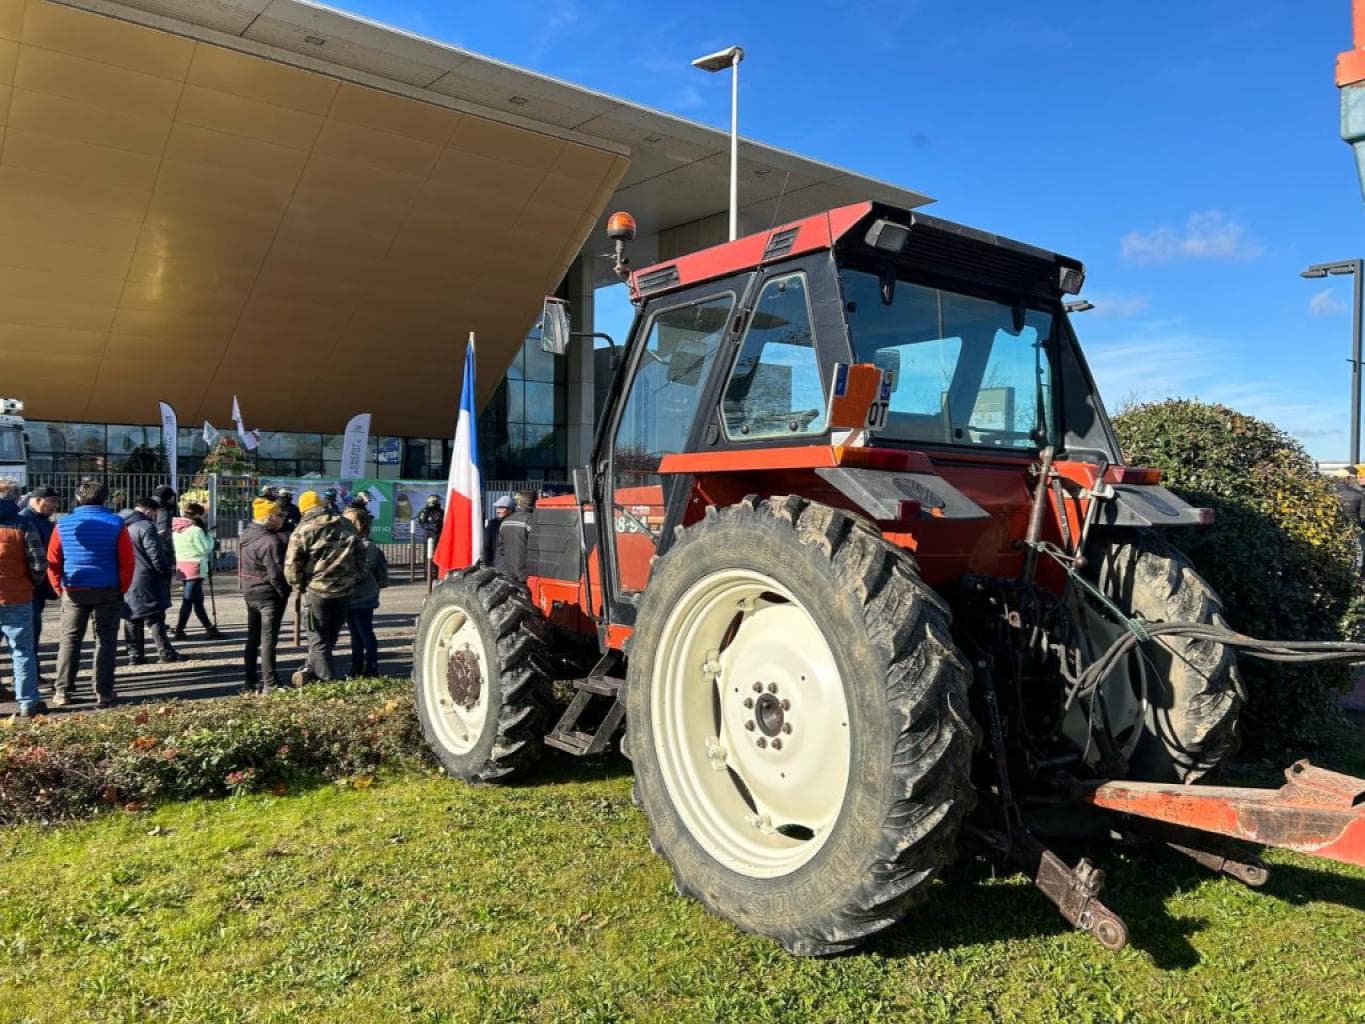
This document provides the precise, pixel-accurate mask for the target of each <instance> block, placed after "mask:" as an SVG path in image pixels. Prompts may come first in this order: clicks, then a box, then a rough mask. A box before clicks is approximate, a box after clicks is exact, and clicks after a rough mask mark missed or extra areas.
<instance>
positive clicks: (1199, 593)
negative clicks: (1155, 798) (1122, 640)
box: [1092, 530, 1246, 782]
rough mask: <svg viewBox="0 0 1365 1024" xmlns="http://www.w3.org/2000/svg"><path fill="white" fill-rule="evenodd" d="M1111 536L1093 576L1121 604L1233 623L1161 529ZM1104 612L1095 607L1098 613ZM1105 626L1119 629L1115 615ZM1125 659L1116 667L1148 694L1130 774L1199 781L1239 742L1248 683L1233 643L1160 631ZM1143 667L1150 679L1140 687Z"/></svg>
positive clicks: (1111, 632) (1147, 612)
mask: <svg viewBox="0 0 1365 1024" xmlns="http://www.w3.org/2000/svg"><path fill="white" fill-rule="evenodd" d="M1109 539H1110V542H1109V544H1108V545H1107V546H1106V547H1104V548H1103V549H1102V551H1101V552H1100V553H1099V555H1098V556H1097V557H1095V558H1094V559H1093V562H1092V564H1093V566H1094V571H1093V576H1092V579H1093V580H1094V582H1096V583H1097V584H1098V585H1099V587H1100V589H1101V590H1102V591H1103V592H1104V593H1105V594H1106V595H1107V596H1108V597H1109V598H1110V599H1111V600H1113V601H1114V602H1115V603H1117V604H1118V606H1119V607H1120V608H1124V609H1127V610H1128V611H1129V612H1130V613H1131V614H1134V615H1137V616H1138V617H1140V618H1142V619H1145V620H1146V621H1148V622H1196V623H1207V624H1210V625H1216V626H1226V625H1227V622H1226V620H1224V618H1223V604H1222V601H1221V600H1219V597H1218V595H1217V594H1216V593H1214V590H1213V588H1212V587H1210V586H1209V585H1208V583H1207V582H1205V580H1204V579H1203V577H1201V576H1200V575H1199V574H1198V573H1197V572H1195V571H1194V567H1193V566H1192V565H1191V564H1190V560H1189V559H1188V558H1186V557H1185V555H1184V554H1182V553H1181V552H1180V551H1179V550H1177V549H1176V548H1175V547H1173V546H1172V545H1171V544H1170V543H1169V542H1168V541H1167V540H1166V539H1165V538H1164V537H1163V536H1161V534H1159V533H1156V532H1154V531H1150V530H1125V531H1122V532H1115V533H1113V534H1111V535H1109ZM1102 617H1103V616H1102V614H1101V613H1099V612H1093V613H1092V620H1098V619H1099V618H1102ZM1092 624H1093V622H1092ZM1104 628H1105V629H1106V630H1107V631H1108V633H1107V635H1108V636H1109V637H1114V636H1117V635H1119V632H1118V628H1117V627H1115V626H1114V625H1113V623H1112V620H1109V622H1108V623H1107V624H1106V626H1105V627H1104ZM1127 661H1128V664H1127V665H1126V666H1125V668H1124V670H1123V671H1122V672H1120V673H1118V674H1117V675H1118V676H1119V677H1120V683H1121V685H1124V686H1127V687H1129V688H1132V689H1135V690H1143V689H1145V694H1146V707H1145V709H1144V711H1143V712H1142V732H1141V735H1140V737H1138V738H1137V742H1136V746H1135V748H1134V750H1133V753H1132V756H1131V757H1130V759H1129V771H1128V777H1129V778H1133V779H1142V780H1145V781H1151V782H1194V781H1196V780H1197V779H1199V778H1201V777H1203V776H1204V775H1207V774H1208V773H1210V772H1212V771H1213V770H1214V769H1215V768H1217V767H1218V765H1219V764H1220V763H1221V762H1222V761H1223V760H1224V759H1225V758H1227V757H1228V755H1230V754H1231V753H1232V752H1233V751H1234V750H1236V749H1237V721H1238V716H1239V715H1240V713H1241V710H1242V705H1243V704H1244V703H1245V701H1246V690H1245V689H1244V687H1243V685H1242V679H1241V675H1240V674H1239V672H1238V670H1237V660H1236V656H1235V652H1234V651H1233V650H1232V649H1231V648H1230V647H1228V646H1226V645H1224V644H1220V643H1215V642H1213V641H1210V640H1190V639H1184V638H1180V637H1159V638H1157V639H1156V640H1153V641H1151V642H1149V643H1144V644H1142V645H1140V647H1139V651H1138V652H1137V653H1135V654H1134V655H1131V656H1130V657H1129V658H1128V659H1127ZM1124 673H1128V678H1123V676H1124ZM1138 673H1141V674H1142V675H1143V676H1144V678H1145V685H1144V686H1139V687H1136V688H1134V687H1133V677H1134V676H1135V675H1136V674H1138Z"/></svg>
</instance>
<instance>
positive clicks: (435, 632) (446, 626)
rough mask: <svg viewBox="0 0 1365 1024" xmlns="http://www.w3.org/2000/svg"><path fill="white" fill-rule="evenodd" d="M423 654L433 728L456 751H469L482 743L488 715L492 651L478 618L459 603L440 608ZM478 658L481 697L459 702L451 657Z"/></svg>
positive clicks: (427, 698)
mask: <svg viewBox="0 0 1365 1024" xmlns="http://www.w3.org/2000/svg"><path fill="white" fill-rule="evenodd" d="M428 637H429V639H428V640H427V644H426V648H425V650H424V651H423V654H422V692H423V696H424V697H425V698H426V706H427V709H428V712H429V715H430V720H431V726H432V729H433V730H434V731H435V733H436V738H437V740H438V741H439V742H440V744H441V746H442V747H444V748H445V749H446V750H448V751H450V752H451V753H453V754H467V753H469V751H471V750H473V749H474V745H475V744H476V743H478V741H479V736H480V735H481V734H482V733H483V726H484V720H485V719H486V718H487V716H488V688H489V685H490V676H489V672H488V653H487V651H485V650H484V644H483V637H482V636H481V635H480V634H479V627H478V626H477V625H476V624H475V622H474V619H473V618H472V617H471V616H470V615H469V614H468V613H467V612H466V611H465V610H464V609H463V608H460V607H459V606H458V605H449V606H447V607H444V608H442V609H440V611H438V612H437V613H436V616H435V618H434V619H433V620H432V623H431V627H430V631H429V633H428ZM462 653H463V654H465V655H466V656H468V655H471V654H472V655H473V656H474V658H475V659H476V660H477V661H478V666H479V679H480V680H481V685H480V686H479V693H478V698H477V699H476V700H475V701H474V702H473V703H472V705H471V704H468V703H457V702H456V701H455V699H454V698H453V697H452V696H451V692H450V685H449V675H448V672H449V670H450V665H451V660H452V659H453V658H455V657H458V656H460V655H461V654H462Z"/></svg>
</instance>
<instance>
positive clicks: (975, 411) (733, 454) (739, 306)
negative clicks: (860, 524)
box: [532, 203, 1194, 646]
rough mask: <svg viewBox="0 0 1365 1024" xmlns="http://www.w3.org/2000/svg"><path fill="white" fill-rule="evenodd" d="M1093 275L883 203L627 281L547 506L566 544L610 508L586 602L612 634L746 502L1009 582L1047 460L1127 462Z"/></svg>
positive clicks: (547, 562) (927, 568)
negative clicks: (873, 400) (847, 402)
mask: <svg viewBox="0 0 1365 1024" xmlns="http://www.w3.org/2000/svg"><path fill="white" fill-rule="evenodd" d="M617 241H618V246H620V245H621V242H622V239H621V238H620V237H618V240H617ZM618 251H619V250H618ZM618 259H619V256H618ZM1083 280H1084V269H1083V267H1082V266H1081V264H1080V263H1079V262H1078V261H1076V260H1073V259H1070V258H1068V257H1065V256H1061V255H1058V254H1056V253H1052V252H1048V251H1046V250H1043V249H1038V248H1035V247H1033V246H1029V245H1025V244H1023V243H1019V242H1014V241H1011V240H1009V239H1005V238H1001V237H999V236H996V235H990V234H987V233H985V232H980V231H976V230H974V229H971V228H966V227H963V226H961V225H957V224H952V223H950V222H947V221H944V220H940V219H938V218H935V217H929V216H925V215H924V214H920V213H915V212H910V211H905V210H898V209H894V208H891V207H886V206H883V205H880V204H875V203H861V204H857V205H854V206H849V207H842V208H839V209H835V210H831V211H828V212H827V213H822V214H819V215H816V216H814V217H809V218H806V219H805V220H802V221H798V222H796V223H794V224H789V225H786V226H783V227H780V228H775V229H773V230H771V231H767V232H763V233H760V234H757V235H751V236H748V237H746V238H741V239H737V240H736V241H733V242H729V243H726V244H723V245H719V246H716V247H714V248H711V249H706V250H703V251H700V252H696V253H692V254H689V255H686V256H683V257H680V258H679V259H676V260H672V261H668V262H666V263H661V264H658V265H655V266H651V267H646V268H644V269H641V270H638V271H635V272H633V273H630V274H629V275H628V284H629V287H630V291H631V296H632V299H633V301H634V302H635V303H636V305H637V307H638V309H639V312H638V314H637V316H636V318H635V322H634V324H633V326H632V329H631V332H630V335H629V338H628V340H627V343H626V346H625V358H624V361H623V362H622V365H621V367H620V369H619V371H618V374H617V376H616V379H615V380H614V382H613V387H612V390H611V392H610V398H609V401H608V406H607V412H606V413H605V415H604V417H603V420H602V423H601V424H600V425H599V435H598V438H597V443H596V447H595V450H594V454H593V462H592V464H591V465H590V466H589V467H587V468H586V469H585V471H584V472H583V473H582V474H580V479H579V486H578V493H577V495H576V496H575V498H574V499H572V500H570V499H561V500H556V501H551V502H546V503H543V505H542V507H541V509H540V510H539V512H538V520H537V522H544V523H545V525H546V526H547V527H549V529H548V530H547V531H544V532H542V533H541V534H540V536H542V537H549V536H554V537H556V538H558V537H559V532H557V531H562V530H563V529H564V528H565V527H564V523H565V522H567V521H569V520H570V519H574V518H576V517H577V516H578V514H579V513H578V510H579V509H580V508H591V509H602V510H605V511H608V514H606V515H602V516H592V520H593V521H592V523H591V524H590V525H591V526H592V527H593V528H594V532H595V534H596V535H597V536H596V537H594V540H593V542H592V543H591V544H589V545H588V552H587V555H586V556H585V557H584V558H583V559H582V560H581V561H582V564H583V566H584V568H586V570H587V572H588V575H589V576H590V577H591V580H590V583H585V585H584V589H583V594H582V600H581V601H577V602H576V607H577V609H579V610H581V611H582V612H585V613H586V617H587V618H590V619H592V620H593V621H595V622H596V623H597V624H598V625H599V626H600V633H601V638H602V641H603V643H604V644H605V645H607V646H612V645H613V643H612V638H613V637H623V636H625V635H627V632H626V631H628V630H629V628H631V627H632V626H633V624H634V620H635V608H636V605H637V603H638V599H639V595H640V594H641V593H642V592H643V591H644V589H645V587H646V586H647V584H648V582H649V578H650V566H651V561H652V559H654V558H656V557H657V556H660V555H662V554H664V553H666V551H667V550H668V547H669V546H670V544H671V542H672V537H673V534H674V532H675V530H676V529H677V528H678V527H679V526H682V527H686V526H688V525H690V524H692V523H694V522H696V521H697V520H698V519H700V518H701V517H702V515H704V513H705V509H706V508H707V507H711V506H716V505H724V504H729V503H731V502H734V501H737V500H739V499H740V498H742V497H743V496H744V495H746V494H749V493H760V494H765V495H766V494H776V493H785V492H787V491H790V490H796V491H798V492H799V493H802V494H809V495H811V496H814V497H818V498H819V499H820V500H822V501H826V502H829V503H830V504H832V505H834V506H837V507H844V508H848V509H850V510H853V511H857V512H858V513H860V514H863V515H868V516H870V517H871V518H872V519H873V520H874V521H876V522H878V523H880V524H883V525H884V526H885V527H886V528H887V530H888V532H891V533H895V534H896V535H897V536H898V542H899V543H902V544H903V545H904V546H906V547H908V548H910V549H912V550H914V551H915V552H916V554H917V556H918V559H919V563H920V568H921V571H922V572H923V574H924V576H925V578H926V580H927V581H928V582H929V583H930V584H931V585H934V586H947V585H950V584H952V583H953V582H955V581H956V580H958V579H960V578H961V577H963V576H964V575H968V574H971V573H990V574H996V575H1008V574H1017V573H1018V571H1019V569H1020V567H1021V565H1022V562H1023V559H1024V555H1023V552H1022V550H1021V548H1020V546H1019V541H1020V540H1021V539H1022V538H1023V536H1024V534H1025V532H1026V530H1027V526H1028V513H1029V507H1030V502H1031V493H1032V485H1031V480H1030V471H1031V467H1034V466H1036V464H1037V463H1038V460H1039V456H1040V452H1042V451H1043V450H1044V449H1051V450H1052V451H1053V452H1054V456H1055V458H1056V460H1057V461H1058V462H1059V463H1060V462H1076V463H1081V464H1084V466H1085V467H1086V468H1079V469H1075V470H1073V471H1072V472H1073V474H1074V475H1076V476H1077V478H1078V479H1082V480H1088V479H1090V478H1091V477H1095V478H1098V477H1099V476H1101V475H1103V474H1104V473H1106V472H1107V471H1108V470H1109V468H1110V467H1111V466H1116V465H1117V464H1118V463H1119V461H1120V458H1119V451H1118V444H1117V442H1116V440H1115V438H1114V434H1113V430H1112V428H1111V427H1110V425H1109V421H1108V418H1107V416H1106V414H1105V412H1104V408H1103V405H1102V404H1101V402H1100V399H1099V396H1098V394H1097V392H1096V390H1095V386H1094V383H1093V381H1092V379H1091V377H1090V373H1089V371H1088V370H1087V368H1086V365H1085V361H1084V358H1083V356H1082V355H1081V352H1080V349H1079V346H1078V344H1077V341H1076V338H1075V336H1074V334H1073V333H1072V331H1071V326H1070V324H1069V322H1068V319H1067V313H1066V309H1065V306H1064V299H1065V298H1066V297H1067V296H1069V295H1073V294H1075V293H1076V292H1078V291H1079V290H1080V287H1081V284H1082V283H1083ZM548 322H549V318H548V317H547V323H548ZM860 365H868V366H873V367H876V368H877V369H879V370H880V371H881V372H882V375H883V377H882V379H883V382H884V391H885V394H884V395H883V396H881V401H880V409H879V413H880V415H879V419H878V422H877V423H876V425H875V427H874V428H869V429H861V430H851V429H849V428H848V427H847V426H846V425H841V424H840V423H837V422H833V421H832V419H831V409H832V407H833V404H834V403H835V400H836V396H835V394H834V392H835V390H836V389H837V387H838V382H839V379H840V378H839V375H840V373H841V372H844V370H845V369H846V368H848V367H850V366H860ZM860 425H861V424H860ZM1166 504H1167V507H1168V508H1171V509H1173V510H1178V511H1177V512H1176V513H1175V514H1174V515H1173V516H1172V517H1170V518H1171V519H1172V522H1175V521H1177V520H1178V521H1182V522H1192V521H1194V516H1193V514H1192V512H1187V511H1185V509H1184V507H1183V503H1181V502H1179V500H1178V499H1175V498H1174V496H1169V499H1168V500H1167V502H1166ZM912 507H913V508H914V512H913V514H909V515H907V514H904V513H907V512H909V510H910V509H911V508H912ZM599 540H600V542H601V543H600V545H599V543H598V541H599ZM540 551H541V555H540V559H541V560H535V559H536V558H537V556H536V554H535V553H534V552H533V565H532V576H533V577H534V578H535V579H533V582H532V591H533V594H534V593H536V590H537V587H541V588H542V589H544V588H548V590H549V591H553V592H554V593H553V594H552V595H551V594H550V593H548V592H546V593H542V595H541V596H542V599H543V600H542V601H541V602H539V603H541V604H542V607H544V608H546V609H547V610H548V609H551V608H553V607H555V605H556V602H558V607H559V608H560V609H561V616H562V617H572V618H574V619H578V613H577V611H575V612H573V613H570V612H569V611H568V608H569V604H568V603H567V602H565V600H564V597H565V595H564V593H563V590H564V588H563V583H564V582H565V577H564V575H563V570H564V567H565V564H566V563H565V561H564V552H563V547H562V539H557V540H556V541H555V542H554V546H553V547H552V548H550V547H544V548H541V549H540ZM578 575H579V574H578V573H577V572H575V573H574V575H573V579H572V582H573V583H574V584H575V586H576V585H577V583H578ZM541 581H543V582H541ZM589 589H590V590H591V594H592V600H591V601H589V600H588V599H587V598H588V591H589Z"/></svg>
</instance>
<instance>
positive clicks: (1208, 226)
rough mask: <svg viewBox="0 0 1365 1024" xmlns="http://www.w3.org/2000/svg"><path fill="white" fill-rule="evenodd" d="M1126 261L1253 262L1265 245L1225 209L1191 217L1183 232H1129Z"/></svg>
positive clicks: (1170, 229) (1124, 249)
mask: <svg viewBox="0 0 1365 1024" xmlns="http://www.w3.org/2000/svg"><path fill="white" fill-rule="evenodd" d="M1119 247H1120V250H1121V252H1122V254H1123V258H1124V259H1126V260H1132V261H1133V262H1134V263H1169V262H1171V261H1173V260H1191V259H1206V260H1234V261H1242V260H1254V259H1255V258H1256V257H1257V256H1259V255H1261V253H1263V252H1265V246H1263V245H1262V244H1261V243H1260V242H1258V241H1256V239H1254V238H1253V237H1251V234H1250V232H1248V230H1247V228H1246V225H1245V224H1242V223H1241V222H1240V221H1237V220H1234V219H1233V218H1231V217H1229V216H1228V215H1227V214H1226V213H1224V212H1223V211H1222V210H1203V211H1201V212H1198V213H1192V214H1190V216H1189V218H1188V219H1187V220H1186V221H1185V226H1184V228H1183V230H1182V229H1179V228H1173V227H1169V226H1163V227H1159V228H1157V229H1155V230H1154V231H1145V232H1144V231H1130V232H1128V234H1126V235H1124V236H1123V238H1121V239H1120V240H1119Z"/></svg>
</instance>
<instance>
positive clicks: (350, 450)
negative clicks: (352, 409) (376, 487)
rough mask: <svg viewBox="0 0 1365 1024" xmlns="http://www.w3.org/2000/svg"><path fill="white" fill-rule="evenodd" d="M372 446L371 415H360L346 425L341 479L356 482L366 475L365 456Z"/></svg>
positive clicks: (342, 443) (353, 417) (365, 413)
mask: <svg viewBox="0 0 1365 1024" xmlns="http://www.w3.org/2000/svg"><path fill="white" fill-rule="evenodd" d="M369 445H370V414H369V413H367V412H362V413H359V414H357V415H355V416H352V417H351V422H349V423H347V424H346V436H345V438H343V439H342V442H341V479H343V480H354V479H355V478H356V477H362V476H364V475H365V456H366V454H368V451H369Z"/></svg>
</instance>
